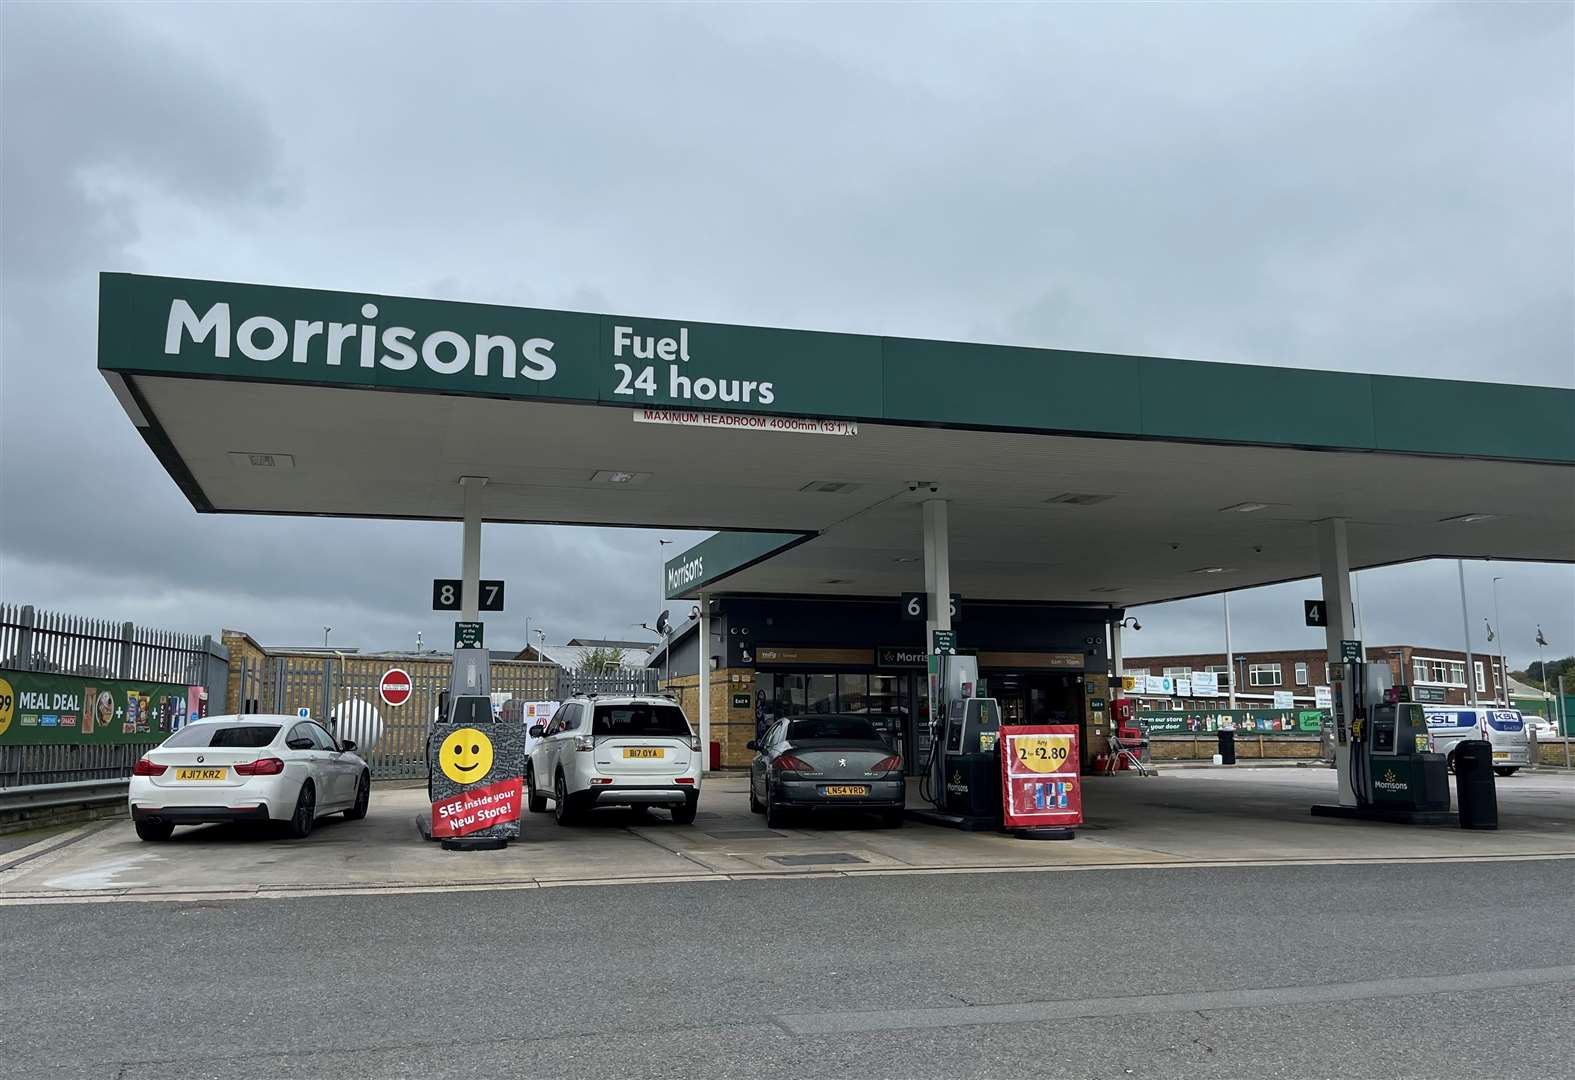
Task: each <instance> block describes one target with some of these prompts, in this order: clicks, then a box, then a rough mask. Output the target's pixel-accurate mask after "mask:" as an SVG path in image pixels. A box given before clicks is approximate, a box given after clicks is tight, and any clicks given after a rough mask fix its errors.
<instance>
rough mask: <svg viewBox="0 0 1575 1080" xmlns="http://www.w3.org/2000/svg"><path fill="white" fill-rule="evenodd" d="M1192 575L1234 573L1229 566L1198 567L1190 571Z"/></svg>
mask: <svg viewBox="0 0 1575 1080" xmlns="http://www.w3.org/2000/svg"><path fill="white" fill-rule="evenodd" d="M1192 572H1193V573H1194V574H1229V573H1233V572H1234V568H1233V567H1229V566H1200V567H1198V568H1197V569H1196V570H1194V571H1192Z"/></svg>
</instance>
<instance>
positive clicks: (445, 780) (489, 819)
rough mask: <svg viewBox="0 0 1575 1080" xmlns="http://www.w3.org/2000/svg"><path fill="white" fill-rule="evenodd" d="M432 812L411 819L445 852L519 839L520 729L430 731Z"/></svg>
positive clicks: (447, 726) (460, 726)
mask: <svg viewBox="0 0 1575 1080" xmlns="http://www.w3.org/2000/svg"><path fill="white" fill-rule="evenodd" d="M428 755H429V761H428V766H429V768H430V769H431V780H430V782H429V788H430V791H431V799H432V810H431V813H430V814H428V815H420V816H418V817H417V818H416V826H417V827H418V828H419V829H420V830H421V835H422V836H424V837H425V838H426V839H428V840H437V841H440V842H441V843H442V845H443V847H444V848H446V849H448V850H450V851H457V850H484V849H487V848H501V847H504V846H506V845H507V844H508V842H509V841H510V840H513V839H516V838H518V836H519V835H520V808H521V804H522V803H523V802H524V798H525V795H524V774H525V729H524V727H523V726H522V725H520V724H495V723H491V724H466V723H458V722H448V723H437V724H434V725H432V737H431V742H430V750H429V752H428Z"/></svg>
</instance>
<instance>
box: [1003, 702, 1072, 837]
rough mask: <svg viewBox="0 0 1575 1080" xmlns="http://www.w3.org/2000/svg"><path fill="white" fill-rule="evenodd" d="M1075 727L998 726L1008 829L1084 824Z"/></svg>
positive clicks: (1068, 725) (1055, 725)
mask: <svg viewBox="0 0 1575 1080" xmlns="http://www.w3.org/2000/svg"><path fill="white" fill-rule="evenodd" d="M1077 732H1078V728H1077V725H1075V724H1041V725H1031V726H1028V727H1003V728H1002V729H1001V741H1002V742H1003V743H1004V747H1003V750H1002V753H1001V802H1002V806H1001V811H1002V814H1003V816H1004V818H1005V822H1006V827H1007V828H1008V829H1032V828H1040V827H1045V826H1050V827H1055V828H1068V827H1071V826H1075V825H1081V824H1082V823H1083V794H1082V790H1081V788H1080V787H1079V786H1078V785H1079V784H1080V782H1081V781H1080V778H1079V776H1078V751H1077Z"/></svg>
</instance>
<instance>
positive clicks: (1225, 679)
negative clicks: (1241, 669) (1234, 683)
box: [1203, 664, 1231, 689]
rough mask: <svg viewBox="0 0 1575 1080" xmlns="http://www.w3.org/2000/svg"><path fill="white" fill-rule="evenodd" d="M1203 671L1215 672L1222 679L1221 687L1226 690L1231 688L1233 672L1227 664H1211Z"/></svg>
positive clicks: (1220, 681)
mask: <svg viewBox="0 0 1575 1080" xmlns="http://www.w3.org/2000/svg"><path fill="white" fill-rule="evenodd" d="M1203 670H1204V671H1212V672H1214V674H1216V675H1218V676H1219V677H1220V678H1219V684H1220V686H1221V687H1224V688H1227V689H1228V688H1229V687H1230V683H1231V670H1230V668H1229V667H1228V666H1226V665H1225V664H1210V665H1209V666H1208V667H1206V668H1204V669H1203Z"/></svg>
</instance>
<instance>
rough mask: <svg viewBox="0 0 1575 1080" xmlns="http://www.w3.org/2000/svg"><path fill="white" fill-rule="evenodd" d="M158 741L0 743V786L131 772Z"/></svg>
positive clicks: (111, 777)
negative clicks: (4, 744) (78, 744)
mask: <svg viewBox="0 0 1575 1080" xmlns="http://www.w3.org/2000/svg"><path fill="white" fill-rule="evenodd" d="M157 745H158V740H154V741H152V742H145V743H104V744H97V745H95V744H89V745H86V746H74V745H72V744H69V743H61V744H56V745H49V746H0V788H11V787H22V786H23V785H26V784H69V783H72V782H73V781H77V780H115V779H119V778H121V777H126V776H130V775H131V767H132V766H133V765H135V764H136V763H137V759H138V758H139V757H141V756H142V755H143V754H145V753H147V752H148V751H149V750H152V749H153V748H154V747H155V746H157Z"/></svg>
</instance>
